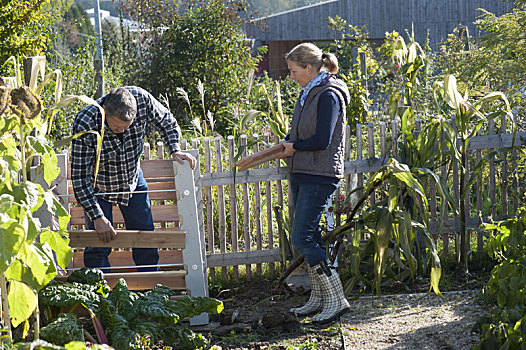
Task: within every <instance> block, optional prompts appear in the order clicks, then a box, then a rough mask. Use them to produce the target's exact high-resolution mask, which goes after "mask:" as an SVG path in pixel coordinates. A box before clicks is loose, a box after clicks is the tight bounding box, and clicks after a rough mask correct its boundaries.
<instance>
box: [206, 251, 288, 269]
mask: <svg viewBox="0 0 526 350" xmlns="http://www.w3.org/2000/svg"><path fill="white" fill-rule="evenodd" d="M276 261H281V255H280V252H279V249H266V250H254V251H250V252H237V253H226V254H214V255H209V256H208V260H207V264H208V267H219V266H232V265H247V264H260V263H265V262H276Z"/></svg>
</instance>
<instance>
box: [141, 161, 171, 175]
mask: <svg viewBox="0 0 526 350" xmlns="http://www.w3.org/2000/svg"><path fill="white" fill-rule="evenodd" d="M173 162H174V161H173V160H171V159H150V160H146V159H144V160H141V169H142V172H143V174H144V177H145V178H146V179H149V178H156V177H173V176H174V168H173Z"/></svg>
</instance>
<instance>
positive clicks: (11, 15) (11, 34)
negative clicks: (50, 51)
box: [0, 0, 64, 63]
mask: <svg viewBox="0 0 526 350" xmlns="http://www.w3.org/2000/svg"><path fill="white" fill-rule="evenodd" d="M63 9H64V1H59V2H56V1H51V0H26V1H20V0H0V23H1V25H0V62H2V63H3V62H5V61H6V60H7V59H8V58H9V57H11V56H15V57H17V58H22V57H24V56H35V55H40V54H41V53H42V52H43V51H44V50H45V49H46V48H47V45H48V44H49V41H50V39H51V38H52V37H53V33H52V24H53V23H54V22H55V21H56V20H57V18H58V17H59V16H60V15H61V13H62V11H63Z"/></svg>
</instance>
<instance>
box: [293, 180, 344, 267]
mask: <svg viewBox="0 0 526 350" xmlns="http://www.w3.org/2000/svg"><path fill="white" fill-rule="evenodd" d="M290 187H291V194H292V203H293V205H294V220H293V221H292V233H291V241H292V245H293V246H294V248H296V249H297V250H298V251H299V252H300V253H301V254H303V255H304V256H305V259H306V260H307V263H308V264H309V265H310V266H314V265H316V264H319V263H320V262H321V261H322V260H325V259H327V255H326V254H325V248H324V245H323V241H322V236H321V228H320V220H321V215H322V213H323V207H324V206H325V205H326V204H327V201H328V200H329V197H330V196H331V195H332V194H333V193H334V190H335V188H334V185H329V184H317V183H297V182H295V181H291V182H290Z"/></svg>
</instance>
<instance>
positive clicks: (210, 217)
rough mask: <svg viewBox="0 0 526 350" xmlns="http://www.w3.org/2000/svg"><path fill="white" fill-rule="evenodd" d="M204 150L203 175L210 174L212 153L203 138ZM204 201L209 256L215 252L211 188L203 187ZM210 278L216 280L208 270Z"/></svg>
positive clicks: (213, 274)
mask: <svg viewBox="0 0 526 350" xmlns="http://www.w3.org/2000/svg"><path fill="white" fill-rule="evenodd" d="M204 149H205V174H206V173H211V172H212V151H211V149H210V138H208V137H205V139H204ZM204 190H205V199H206V204H205V205H206V231H207V233H208V236H207V245H206V246H207V247H208V252H209V253H210V254H214V252H215V237H214V210H213V203H214V197H213V196H212V187H209V186H208V187H205V188H204ZM210 277H211V278H212V281H215V279H216V271H215V269H210Z"/></svg>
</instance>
